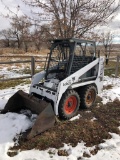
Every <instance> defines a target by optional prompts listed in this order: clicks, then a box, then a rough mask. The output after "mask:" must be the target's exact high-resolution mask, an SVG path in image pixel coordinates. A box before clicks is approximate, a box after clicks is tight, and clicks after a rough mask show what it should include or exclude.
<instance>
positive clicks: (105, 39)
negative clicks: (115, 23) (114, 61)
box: [101, 31, 113, 64]
mask: <svg viewBox="0 0 120 160" xmlns="http://www.w3.org/2000/svg"><path fill="white" fill-rule="evenodd" d="M101 41H102V44H103V47H104V51H105V56H106V64H108V61H109V57H110V53H111V49H112V43H113V34H112V33H111V32H110V31H109V32H107V33H102V34H101Z"/></svg>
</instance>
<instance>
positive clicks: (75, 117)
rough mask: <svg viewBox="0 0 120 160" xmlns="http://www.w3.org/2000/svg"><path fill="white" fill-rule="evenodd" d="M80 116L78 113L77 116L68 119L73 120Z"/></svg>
mask: <svg viewBox="0 0 120 160" xmlns="http://www.w3.org/2000/svg"><path fill="white" fill-rule="evenodd" d="M80 117H81V115H80V114H78V115H77V116H75V117H72V118H71V119H70V121H74V120H76V119H79V118H80Z"/></svg>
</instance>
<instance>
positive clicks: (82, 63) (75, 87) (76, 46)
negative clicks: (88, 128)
mask: <svg viewBox="0 0 120 160" xmlns="http://www.w3.org/2000/svg"><path fill="white" fill-rule="evenodd" d="M103 76H104V58H103V57H100V56H99V55H98V57H97V56H96V45H95V42H94V41H89V40H81V39H75V38H69V39H56V40H52V41H51V49H50V53H49V54H48V58H47V61H46V64H45V70H44V71H42V72H40V73H37V74H35V75H34V76H33V77H32V82H31V86H30V91H29V94H27V93H24V92H23V91H21V90H20V91H18V92H17V93H15V94H14V95H13V96H12V97H11V98H10V99H9V100H8V102H7V104H6V106H5V108H4V109H3V110H2V111H1V113H6V112H18V111H19V110H21V109H30V110H31V111H32V112H33V113H36V114H39V116H38V117H37V120H36V122H35V124H34V125H33V127H32V130H31V132H30V134H29V138H32V137H34V136H36V135H37V134H40V133H41V132H44V131H45V130H47V129H49V128H51V127H52V126H53V125H54V123H55V115H56V116H59V117H60V118H61V119H70V118H71V117H73V116H75V115H76V114H77V111H78V110H79V108H89V107H91V106H92V105H93V103H94V102H95V99H96V94H97V93H100V92H101V91H102V88H103Z"/></svg>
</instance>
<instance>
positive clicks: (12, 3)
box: [0, 0, 120, 43]
mask: <svg viewBox="0 0 120 160" xmlns="http://www.w3.org/2000/svg"><path fill="white" fill-rule="evenodd" d="M2 1H3V3H4V5H3V4H2V2H1V0H0V12H1V13H2V14H4V15H7V14H9V12H8V9H7V8H6V7H5V5H6V6H7V7H9V9H10V10H11V11H13V12H14V13H17V14H18V15H23V14H27V15H30V14H31V13H30V11H31V9H30V8H29V7H28V6H26V5H25V4H24V3H23V2H22V1H21V0H2ZM17 6H20V9H19V11H18V10H17ZM9 24H10V20H9V19H7V18H3V16H0V30H2V29H7V28H9ZM97 28H98V30H100V29H102V31H103V30H104V31H106V32H108V31H112V32H113V33H114V34H115V41H119V43H120V13H118V14H117V15H116V17H115V19H114V20H113V21H111V22H110V23H109V24H108V25H107V26H103V27H97Z"/></svg>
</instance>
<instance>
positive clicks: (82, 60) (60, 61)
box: [45, 38, 96, 81]
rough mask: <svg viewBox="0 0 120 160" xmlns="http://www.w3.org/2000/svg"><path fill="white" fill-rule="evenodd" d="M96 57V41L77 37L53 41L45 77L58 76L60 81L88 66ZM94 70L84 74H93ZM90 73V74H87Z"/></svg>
mask: <svg viewBox="0 0 120 160" xmlns="http://www.w3.org/2000/svg"><path fill="white" fill-rule="evenodd" d="M95 58H96V45H95V42H94V41H89V40H80V39H76V38H70V39H57V40H52V41H51V49H50V53H49V58H48V63H47V65H46V67H45V70H46V75H45V79H46V80H47V79H51V78H56V79H59V80H60V81H61V80H63V79H65V78H66V77H68V76H69V75H71V74H73V73H74V72H76V71H78V70H79V69H81V68H82V67H84V66H86V65H87V64H89V63H90V62H92V61H93V60H95ZM91 72H92V71H89V72H88V73H86V75H84V77H86V76H92V74H93V73H91ZM87 74H88V75H87Z"/></svg>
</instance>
